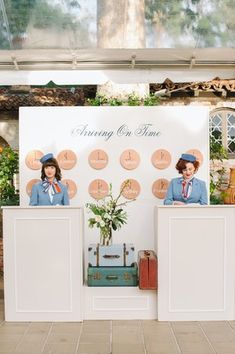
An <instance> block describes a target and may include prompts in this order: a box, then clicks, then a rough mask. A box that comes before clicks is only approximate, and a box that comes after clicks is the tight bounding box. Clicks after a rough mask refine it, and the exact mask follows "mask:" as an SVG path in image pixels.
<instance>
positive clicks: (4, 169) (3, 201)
mask: <svg viewBox="0 0 235 354" xmlns="http://www.w3.org/2000/svg"><path fill="white" fill-rule="evenodd" d="M18 171H19V156H18V153H17V152H15V151H13V150H12V149H11V148H10V147H6V148H4V149H2V150H1V152H0V205H18V204H19V193H18V191H16V190H15V187H14V185H13V178H14V174H16V173H18Z"/></svg>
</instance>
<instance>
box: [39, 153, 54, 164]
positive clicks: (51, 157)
mask: <svg viewBox="0 0 235 354" xmlns="http://www.w3.org/2000/svg"><path fill="white" fill-rule="evenodd" d="M53 157H54V156H53V154H52V153H51V152H50V153H49V154H46V155H44V156H43V157H41V158H40V162H41V163H44V162H46V161H47V160H50V159H53Z"/></svg>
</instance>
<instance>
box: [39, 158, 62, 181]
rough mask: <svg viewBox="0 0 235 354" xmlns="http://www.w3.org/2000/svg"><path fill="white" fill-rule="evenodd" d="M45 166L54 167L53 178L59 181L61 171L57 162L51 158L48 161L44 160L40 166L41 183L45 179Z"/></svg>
mask: <svg viewBox="0 0 235 354" xmlns="http://www.w3.org/2000/svg"><path fill="white" fill-rule="evenodd" d="M47 166H54V167H55V169H56V171H55V178H56V179H57V181H60V180H61V177H62V176H61V170H60V167H59V165H58V162H57V160H56V159H55V158H54V157H53V158H51V159H49V160H46V161H45V162H44V163H43V164H42V169H41V179H42V181H43V180H44V179H45V178H46V174H45V167H47Z"/></svg>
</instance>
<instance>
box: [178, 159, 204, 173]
mask: <svg viewBox="0 0 235 354" xmlns="http://www.w3.org/2000/svg"><path fill="white" fill-rule="evenodd" d="M189 162H190V163H192V164H193V166H194V168H195V172H197V170H198V169H199V166H200V162H199V161H197V160H196V161H193V162H192V161H186V160H183V159H179V161H178V162H177V164H176V166H175V168H176V169H177V170H178V171H179V173H182V172H183V170H185V169H186V165H187V163H189Z"/></svg>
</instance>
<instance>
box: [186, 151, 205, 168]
mask: <svg viewBox="0 0 235 354" xmlns="http://www.w3.org/2000/svg"><path fill="white" fill-rule="evenodd" d="M186 153H187V154H191V155H193V156H195V157H196V159H197V161H198V162H199V163H200V166H201V165H202V163H203V155H202V153H201V151H199V150H198V149H190V150H188V151H186Z"/></svg>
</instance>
